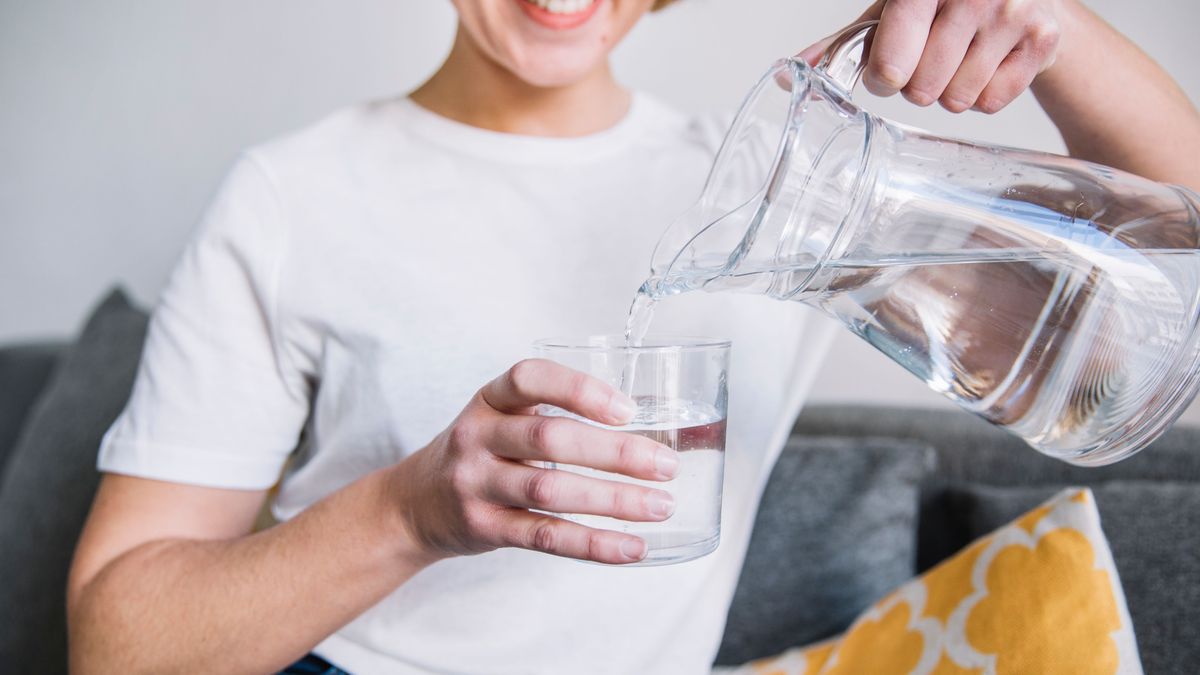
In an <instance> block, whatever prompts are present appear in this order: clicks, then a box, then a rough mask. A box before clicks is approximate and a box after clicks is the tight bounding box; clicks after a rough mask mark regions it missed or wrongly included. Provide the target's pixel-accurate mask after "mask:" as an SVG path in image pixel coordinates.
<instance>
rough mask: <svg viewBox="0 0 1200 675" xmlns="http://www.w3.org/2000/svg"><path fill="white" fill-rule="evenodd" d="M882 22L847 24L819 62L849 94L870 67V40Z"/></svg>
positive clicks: (847, 94)
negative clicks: (868, 44)
mask: <svg viewBox="0 0 1200 675" xmlns="http://www.w3.org/2000/svg"><path fill="white" fill-rule="evenodd" d="M878 25H879V21H878V20H872V21H863V22H861V23H856V24H854V25H853V26H849V27H847V28H846V29H845V30H843V31H842V32H840V33H838V34H837V35H836V36H834V38H833V41H832V42H830V43H829V46H828V47H826V48H825V53H824V54H822V55H821V60H820V61H819V62H817V70H819V71H821V72H822V73H824V74H825V76H826V77H828V78H829V80H830V81H832V82H833V83H834V84H836V85H837V86H838V87H841V89H842V91H844V92H845V93H846V96H847V97H849V96H850V95H851V94H852V93H853V92H854V88H855V87H856V86H858V82H859V80H861V79H862V74H863V70H864V69H865V68H866V67H867V58H866V57H867V50H866V43H867V39H868V38H869V37H870V36H871V34H872V33H873V32H874V30H875V27H876V26H878Z"/></svg>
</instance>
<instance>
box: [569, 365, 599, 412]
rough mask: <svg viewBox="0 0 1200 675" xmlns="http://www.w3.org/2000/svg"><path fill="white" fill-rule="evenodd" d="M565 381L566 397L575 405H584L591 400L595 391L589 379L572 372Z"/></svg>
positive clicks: (581, 374)
mask: <svg viewBox="0 0 1200 675" xmlns="http://www.w3.org/2000/svg"><path fill="white" fill-rule="evenodd" d="M569 377H570V379H569V380H568V381H567V396H568V397H569V398H570V400H571V401H574V402H575V403H576V404H577V405H586V404H587V403H589V402H590V401H589V399H592V398H593V392H594V391H595V389H594V388H593V387H592V381H591V378H589V377H588V376H587V375H584V374H583V373H579V372H573V373H571V375H570V376H569Z"/></svg>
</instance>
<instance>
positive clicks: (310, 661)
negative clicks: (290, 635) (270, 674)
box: [279, 654, 350, 675]
mask: <svg viewBox="0 0 1200 675" xmlns="http://www.w3.org/2000/svg"><path fill="white" fill-rule="evenodd" d="M279 675H350V673H347V672H346V671H344V670H342V669H341V668H338V667H337V666H335V665H333V664H331V663H329V662H328V661H326V660H325V659H323V658H321V657H319V656H317V655H316V654H309V655H308V656H306V657H304V658H302V659H300V660H299V661H297V662H295V663H293V664H292V665H290V666H288V667H287V668H286V669H284V670H282V671H280V673H279Z"/></svg>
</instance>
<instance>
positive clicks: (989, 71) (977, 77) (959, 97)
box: [940, 36, 1015, 113]
mask: <svg viewBox="0 0 1200 675" xmlns="http://www.w3.org/2000/svg"><path fill="white" fill-rule="evenodd" d="M1014 44H1015V42H1011V41H1009V40H1005V39H1000V38H999V36H996V37H992V38H989V39H987V40H983V39H978V40H976V41H975V42H974V43H973V44H972V45H971V48H970V49H968V50H967V57H966V58H965V59H964V60H963V62H962V65H961V66H959V67H958V72H956V73H955V74H954V77H953V78H951V80H950V84H948V85H946V91H944V92H943V93H942V97H941V99H940V101H941V103H942V107H943V108H945V109H946V110H949V111H950V112H954V113H960V112H963V111H964V110H970V109H971V108H972V107H973V106H974V105H975V102H976V101H977V100H979V95H980V94H981V93H983V89H984V87H986V86H987V85H988V83H989V82H991V81H992V78H993V77H994V76H995V75H996V70H997V69H998V68H999V67H1000V64H1001V63H1003V62H1004V60H1005V58H1007V57H1008V55H1009V53H1010V52H1011V51H1012V49H1013V46H1014Z"/></svg>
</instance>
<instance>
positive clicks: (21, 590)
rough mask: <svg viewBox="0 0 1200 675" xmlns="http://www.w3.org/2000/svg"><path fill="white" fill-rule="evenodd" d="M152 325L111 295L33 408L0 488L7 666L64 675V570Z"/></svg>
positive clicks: (0, 597)
mask: <svg viewBox="0 0 1200 675" xmlns="http://www.w3.org/2000/svg"><path fill="white" fill-rule="evenodd" d="M146 322H147V317H146V315H145V313H143V312H141V311H139V310H138V309H136V308H134V307H133V306H131V305H130V304H129V301H128V300H127V299H126V297H125V295H124V294H123V293H121V292H120V291H114V292H112V293H110V294H109V295H108V297H106V298H105V299H104V301H103V302H101V303H100V305H99V307H97V308H96V310H95V311H94V313H93V314H92V316H91V318H90V319H89V320H88V322H87V325H86V326H85V328H84V329H83V333H82V335H81V336H80V338H79V340H78V341H77V342H76V343H75V344H74V345H73V346H71V347H70V348H69V349H68V350H67V352H66V353H65V354H64V355H63V359H62V362H61V364H60V365H59V367H58V368H57V370H56V371H55V373H54V375H53V376H52V377H51V379H50V381H49V383H48V384H47V385H46V388H45V390H44V391H43V392H42V394H41V396H40V397H39V398H38V400H37V402H36V403H35V404H34V407H33V409H32V411H31V412H30V414H29V418H28V420H27V421H26V423H25V426H24V429H23V430H22V431H21V435H20V437H19V439H18V440H17V444H16V446H15V447H14V448H13V451H12V456H11V457H10V459H9V466H8V471H7V472H6V473H5V475H4V477H3V479H2V480H0V541H2V542H4V545H3V546H0V578H3V579H4V583H0V625H2V626H3V629H0V663H3V664H4V670H6V671H7V670H11V671H13V672H33V673H65V672H66V668H67V663H66V645H67V643H66V616H65V606H66V583H67V571H68V568H69V566H70V562H71V555H72V552H73V551H74V548H75V541H76V539H78V537H79V530H80V528H81V527H82V525H83V521H84V519H85V518H86V516H87V512H88V508H89V506H90V505H91V501H92V495H93V492H94V491H95V488H96V484H97V481H98V474H97V473H96V469H95V466H96V451H97V448H98V447H99V445H100V438H101V436H103V434H104V432H105V431H106V430H107V429H108V426H109V425H110V424H112V422H113V420H114V419H115V418H116V416H117V414H118V413H119V412H120V411H121V409H122V407H124V405H125V400H126V399H127V398H128V397H129V391H130V388H131V387H132V386H133V376H134V373H135V371H136V369H137V363H138V359H139V356H140V354H141V349H142V340H143V337H144V334H145V329H146Z"/></svg>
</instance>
